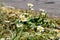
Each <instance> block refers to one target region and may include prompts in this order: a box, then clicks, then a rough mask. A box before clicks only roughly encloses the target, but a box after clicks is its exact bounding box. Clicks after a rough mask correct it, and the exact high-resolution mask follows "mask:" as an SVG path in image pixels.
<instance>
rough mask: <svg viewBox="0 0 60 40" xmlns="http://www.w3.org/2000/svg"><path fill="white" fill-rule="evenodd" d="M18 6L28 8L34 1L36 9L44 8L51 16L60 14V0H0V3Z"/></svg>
mask: <svg viewBox="0 0 60 40" xmlns="http://www.w3.org/2000/svg"><path fill="white" fill-rule="evenodd" d="M2 2H4V3H6V5H9V6H13V7H16V8H23V9H28V6H27V4H28V3H33V4H34V7H33V8H34V9H35V10H39V8H40V9H44V10H45V11H47V12H48V14H49V15H51V16H60V0H0V3H2Z"/></svg>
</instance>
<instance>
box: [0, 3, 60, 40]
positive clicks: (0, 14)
mask: <svg viewBox="0 0 60 40" xmlns="http://www.w3.org/2000/svg"><path fill="white" fill-rule="evenodd" d="M33 6H34V5H33V4H31V3H29V4H28V7H29V10H23V9H16V8H14V7H11V6H3V7H0V40H5V39H6V40H60V30H59V25H57V24H56V22H55V20H53V19H49V18H48V16H47V13H46V12H45V10H43V9H39V11H38V12H35V11H34V9H33ZM33 11H34V12H33ZM35 13H37V14H35Z"/></svg>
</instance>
